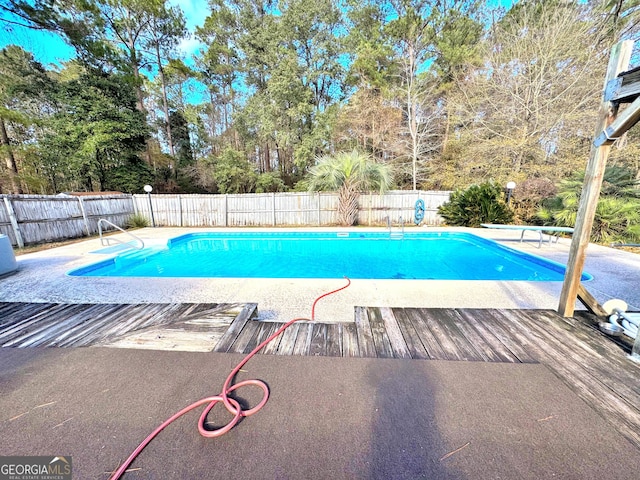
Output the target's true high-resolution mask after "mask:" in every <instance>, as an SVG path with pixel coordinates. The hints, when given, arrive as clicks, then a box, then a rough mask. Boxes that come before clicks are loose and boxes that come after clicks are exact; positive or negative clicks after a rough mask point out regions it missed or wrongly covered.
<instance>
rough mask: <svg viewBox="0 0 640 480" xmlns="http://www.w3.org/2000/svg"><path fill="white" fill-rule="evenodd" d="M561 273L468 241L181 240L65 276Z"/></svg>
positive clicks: (369, 236) (512, 276)
mask: <svg viewBox="0 0 640 480" xmlns="http://www.w3.org/2000/svg"><path fill="white" fill-rule="evenodd" d="M564 270H565V267H564V266H563V265H561V264H558V263H555V262H552V261H550V260H547V259H544V258H541V257H537V256H534V255H529V254H526V253H522V252H519V251H517V250H513V249H511V248H508V247H505V246H502V245H500V244H498V243H496V242H493V241H491V240H486V239H483V238H480V237H477V236H475V235H471V234H467V233H442V232H438V233H422V232H420V233H406V234H405V235H404V237H403V238H389V233H388V232H385V233H372V232H362V233H361V232H349V233H346V232H344V233H342V232H340V233H336V232H333V233H326V232H323V233H282V232H278V233H256V232H252V233H193V234H188V235H183V236H180V237H176V238H174V239H171V240H169V241H168V242H167V246H166V247H162V248H159V247H155V248H153V247H152V248H146V249H144V250H141V251H135V252H130V253H124V254H120V255H118V256H116V257H113V258H110V259H108V260H104V261H101V262H98V263H94V264H92V265H88V266H85V267H81V268H78V269H76V270H72V271H71V272H69V275H72V276H92V277H93V276H108V277H113V276H118V277H222V278H224V277H235V278H245V277H248V278H342V277H344V276H348V277H349V278H352V279H415V280H430V279H434V280H537V281H562V280H563V278H564ZM589 279H591V276H590V275H588V274H583V276H582V280H583V281H584V280H589Z"/></svg>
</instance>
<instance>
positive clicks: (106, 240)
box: [98, 218, 144, 250]
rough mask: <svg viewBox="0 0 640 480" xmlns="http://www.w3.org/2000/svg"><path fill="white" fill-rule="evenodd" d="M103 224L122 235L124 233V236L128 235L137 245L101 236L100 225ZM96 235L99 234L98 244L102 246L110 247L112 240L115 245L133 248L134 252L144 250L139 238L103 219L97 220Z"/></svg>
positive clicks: (142, 242)
mask: <svg viewBox="0 0 640 480" xmlns="http://www.w3.org/2000/svg"><path fill="white" fill-rule="evenodd" d="M103 224H104V225H107V226H109V227H113V228H116V229H118V230H120V231H121V232H122V233H124V234H126V235H129V236H130V237H131V238H133V240H134V241H135V242H137V245H136V244H135V243H131V242H125V241H122V240H120V239H119V238H115V237H104V236H102V228H103V227H102V225H103ZM98 233H99V234H100V243H101V244H102V245H104V246H109V245H111V240H113V241H114V242H116V243H119V244H121V245H126V246H128V247H131V248H134V249H136V250H142V249H143V248H144V241H143V240H142V239H141V238H140V237H137V236H135V235H134V234H133V233H131V232H127V231H126V230H123V229H122V228H120V227H119V226H118V225H116V224H115V223H111V222H110V221H109V220H107V219H105V218H101V219H100V220H98Z"/></svg>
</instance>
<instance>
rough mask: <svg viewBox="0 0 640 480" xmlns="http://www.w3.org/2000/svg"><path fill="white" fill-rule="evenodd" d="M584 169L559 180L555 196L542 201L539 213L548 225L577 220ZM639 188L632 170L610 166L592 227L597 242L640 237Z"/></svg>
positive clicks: (605, 174) (573, 222)
mask: <svg viewBox="0 0 640 480" xmlns="http://www.w3.org/2000/svg"><path fill="white" fill-rule="evenodd" d="M583 183H584V172H581V173H578V174H576V175H574V176H573V177H572V178H570V179H568V180H564V181H562V182H560V185H559V187H558V193H557V195H556V196H555V197H554V198H551V199H548V200H547V201H545V202H543V206H542V208H540V209H539V210H538V213H537V216H538V218H539V219H540V220H541V221H542V222H543V223H544V224H545V225H556V226H561V227H573V226H574V225H575V223H576V217H577V214H578V207H579V204H580V195H581V192H582V186H583ZM639 197H640V189H638V181H637V180H636V173H635V172H634V171H632V170H629V169H626V168H623V167H618V166H613V165H612V166H608V167H607V168H606V169H605V171H604V176H603V180H602V189H601V192H600V198H599V199H598V205H597V206H596V211H595V215H594V219H593V227H592V229H591V241H592V242H596V243H611V242H622V243H625V242H637V241H638V240H640V198H639Z"/></svg>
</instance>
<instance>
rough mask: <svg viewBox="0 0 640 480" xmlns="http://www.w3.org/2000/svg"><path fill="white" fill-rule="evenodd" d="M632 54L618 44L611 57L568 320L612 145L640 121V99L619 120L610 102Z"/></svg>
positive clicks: (570, 265) (563, 306)
mask: <svg viewBox="0 0 640 480" xmlns="http://www.w3.org/2000/svg"><path fill="white" fill-rule="evenodd" d="M632 50H633V41H632V40H626V41H624V42H620V43H618V44H616V45H615V46H614V47H613V49H612V50H611V55H610V57H609V65H608V67H607V74H606V76H605V81H604V88H603V95H602V100H601V102H600V113H599V115H598V120H597V123H596V129H595V130H596V131H595V140H594V142H593V145H591V152H590V155H589V161H588V163H587V169H586V172H585V176H584V185H583V187H582V194H581V196H580V204H579V206H578V215H577V217H576V224H575V227H574V232H573V238H572V240H571V248H570V250H569V259H568V261H567V270H566V273H565V276H564V283H563V284H562V291H561V293H560V303H559V305H558V313H560V315H562V316H564V317H571V316H573V312H574V309H575V303H576V300H577V299H578V298H579V290H580V287H581V285H580V278H581V276H582V269H583V268H584V261H585V253H586V250H587V246H588V245H589V239H590V237H591V229H592V227H593V219H594V216H595V211H596V206H597V205H598V197H599V196H600V188H601V187H602V177H603V176H604V170H605V167H606V165H607V158H608V157H609V152H610V150H611V145H612V144H613V142H614V141H615V140H616V139H617V138H619V137H620V136H621V135H622V134H624V133H625V132H626V131H627V130H628V129H629V128H631V127H632V126H633V125H635V123H636V122H637V121H638V120H639V119H640V98H639V99H636V100H635V101H634V102H633V103H632V104H631V105H629V106H628V107H627V108H626V109H625V110H624V111H623V112H622V115H620V117H619V118H618V104H617V103H612V102H610V101H609V100H608V99H607V92H606V88H607V85H608V84H609V81H611V80H614V79H615V78H617V77H618V75H619V74H620V73H621V72H624V71H626V70H627V69H628V68H629V62H630V61H631V51H632ZM585 291H586V290H585ZM584 300H585V299H584V298H580V301H581V302H583V303H584ZM585 305H586V303H585ZM587 307H588V306H587Z"/></svg>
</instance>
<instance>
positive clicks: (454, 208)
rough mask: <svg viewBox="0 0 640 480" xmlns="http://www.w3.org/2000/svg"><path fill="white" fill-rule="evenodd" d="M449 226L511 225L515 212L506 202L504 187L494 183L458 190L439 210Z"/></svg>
mask: <svg viewBox="0 0 640 480" xmlns="http://www.w3.org/2000/svg"><path fill="white" fill-rule="evenodd" d="M438 213H439V214H440V216H441V217H442V218H443V219H444V221H445V222H446V223H447V225H456V226H461V227H479V226H480V224H481V223H509V222H511V221H512V220H513V212H512V211H511V209H510V208H509V206H508V205H507V204H506V203H505V201H504V191H503V190H502V187H500V186H499V185H496V184H495V183H493V182H485V183H483V184H481V185H471V186H470V187H469V188H467V189H466V190H456V191H455V192H453V193H452V194H451V197H450V198H449V201H448V202H447V203H444V204H443V205H441V206H440V207H439V208H438Z"/></svg>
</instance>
